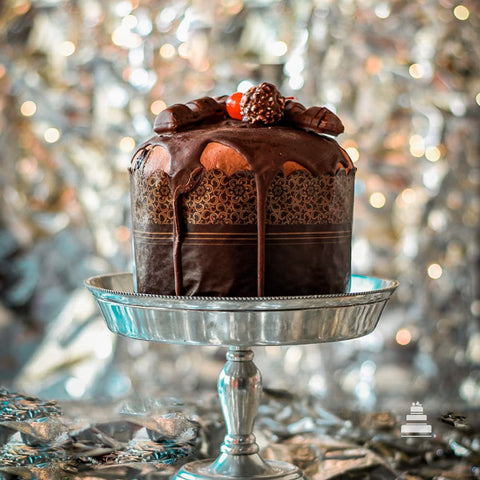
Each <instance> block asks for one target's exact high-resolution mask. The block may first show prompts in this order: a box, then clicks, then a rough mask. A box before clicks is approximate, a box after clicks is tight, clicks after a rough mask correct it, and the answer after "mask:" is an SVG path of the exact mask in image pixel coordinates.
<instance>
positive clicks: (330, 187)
mask: <svg viewBox="0 0 480 480" xmlns="http://www.w3.org/2000/svg"><path fill="white" fill-rule="evenodd" d="M154 130H155V132H156V133H157V135H156V136H154V137H152V138H151V139H149V140H148V141H147V142H145V143H144V144H143V145H141V146H140V147H139V148H138V149H137V151H136V153H135V155H134V157H133V160H132V165H131V168H130V173H131V200H132V219H133V222H132V223H133V245H134V266H135V281H136V290H137V291H138V292H142V293H155V294H164V295H205V296H234V297H245V296H277V295H308V294H325V293H340V292H344V291H345V290H346V288H347V287H348V283H349V280H350V255H351V253H350V252H351V232H352V212H353V186H354V176H355V168H354V167H353V164H352V162H351V160H350V158H349V157H348V155H347V154H346V152H345V151H344V150H343V149H342V148H341V147H340V146H339V145H338V144H337V142H336V141H335V140H334V139H332V138H331V137H330V136H326V135H324V134H325V133H326V134H329V135H337V134H338V133H341V132H342V131H343V126H342V124H341V122H340V120H339V119H338V118H337V117H336V116H335V115H334V114H333V113H332V112H330V111H329V110H327V109H326V108H320V107H312V108H309V109H305V107H303V106H302V105H301V104H299V103H297V102H295V101H293V100H288V99H287V100H286V99H284V98H283V97H281V95H280V94H279V93H278V91H277V90H276V89H275V87H274V86H273V85H270V84H261V85H260V86H258V87H253V88H252V89H250V91H249V92H247V93H246V94H243V95H242V94H234V95H232V96H231V97H228V98H227V97H221V98H216V99H214V98H208V97H206V98H202V99H199V100H194V101H192V102H189V103H187V104H185V105H180V104H177V105H173V106H172V107H170V108H168V109H166V110H164V111H163V112H161V113H160V114H159V115H158V117H157V119H156V121H155V126H154Z"/></svg>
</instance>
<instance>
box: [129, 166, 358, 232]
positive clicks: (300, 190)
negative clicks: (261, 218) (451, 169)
mask: <svg viewBox="0 0 480 480" xmlns="http://www.w3.org/2000/svg"><path fill="white" fill-rule="evenodd" d="M142 180H143V181H142ZM353 182H354V176H353V175H352V174H351V175H345V173H344V172H340V173H339V174H337V175H335V176H331V175H320V176H318V177H313V176H312V175H311V174H310V173H309V172H307V171H305V170H298V171H296V172H294V173H292V174H290V175H288V176H285V175H284V174H283V173H279V174H278V175H277V176H276V177H275V179H274V180H273V182H272V184H271V185H270V187H269V190H268V193H267V213H266V223H267V225H295V224H298V225H311V224H342V223H350V222H351V221H352V208H351V205H352V200H353ZM134 183H135V186H134V198H135V205H134V215H135V218H136V219H138V220H140V221H141V222H142V223H145V222H149V223H155V224H160V225H165V224H171V223H172V222H173V211H172V196H171V192H170V187H169V184H168V176H167V175H166V174H165V173H164V172H155V173H154V174H152V175H151V176H150V177H148V179H142V178H141V177H139V178H138V177H136V176H135V178H134ZM256 197H257V195H256V186H255V178H254V174H253V173H252V172H249V171H239V172H236V173H234V174H233V175H231V176H228V175H226V174H225V173H223V172H222V171H220V170H206V171H204V172H203V175H202V178H201V180H200V182H199V184H198V185H197V186H196V187H195V188H194V189H193V190H191V191H190V192H188V193H186V194H184V195H182V197H181V211H182V212H183V215H184V219H185V221H186V222H187V223H190V224H224V225H254V224H256V223H257V212H256Z"/></svg>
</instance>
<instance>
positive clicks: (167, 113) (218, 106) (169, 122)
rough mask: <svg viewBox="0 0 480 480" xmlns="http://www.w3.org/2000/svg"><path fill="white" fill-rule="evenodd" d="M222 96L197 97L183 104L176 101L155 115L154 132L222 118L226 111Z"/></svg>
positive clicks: (175, 129)
mask: <svg viewBox="0 0 480 480" xmlns="http://www.w3.org/2000/svg"><path fill="white" fill-rule="evenodd" d="M222 100H223V97H222V98H220V99H218V100H216V99H214V98H211V97H203V98H198V99H196V100H192V101H190V102H188V103H186V104H185V105H183V104H181V103H177V104H175V105H172V106H171V107H168V108H166V109H165V110H163V111H162V112H160V113H159V114H158V115H157V118H156V119H155V123H154V126H153V130H154V131H155V132H156V133H165V132H175V131H177V130H180V129H182V128H185V127H188V126H190V125H193V124H195V123H198V122H202V121H204V120H210V121H214V120H217V119H220V118H223V117H224V116H225V113H226V107H225V101H222Z"/></svg>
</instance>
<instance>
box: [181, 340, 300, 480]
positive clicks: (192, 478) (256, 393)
mask: <svg viewBox="0 0 480 480" xmlns="http://www.w3.org/2000/svg"><path fill="white" fill-rule="evenodd" d="M252 359H253V352H252V350H251V349H250V348H246V347H243V348H242V347H230V349H229V350H228V352H227V362H226V364H225V366H224V368H223V369H222V371H221V372H220V375H219V376H218V395H219V397H220V403H221V405H222V410H223V416H224V418H225V424H226V427H227V434H226V435H225V439H224V441H223V444H222V446H221V447H220V452H221V454H220V456H219V457H218V458H217V459H216V460H215V461H213V462H212V460H200V461H196V462H192V463H188V464H186V465H184V466H183V468H182V469H181V470H180V471H179V472H178V473H177V475H176V476H175V480H207V479H218V480H220V479H223V480H273V479H280V478H282V479H284V480H297V479H303V478H304V476H303V473H302V472H301V470H300V469H299V468H298V467H296V466H294V465H290V464H289V463H284V462H276V461H275V462H274V461H265V460H263V458H262V457H261V456H260V455H259V453H258V451H259V447H258V445H257V443H256V441H255V435H254V434H253V424H254V421H255V416H256V413H257V409H258V405H259V403H260V397H261V394H262V377H261V375H260V371H259V370H258V368H257V367H256V365H255V364H254V363H253V360H252Z"/></svg>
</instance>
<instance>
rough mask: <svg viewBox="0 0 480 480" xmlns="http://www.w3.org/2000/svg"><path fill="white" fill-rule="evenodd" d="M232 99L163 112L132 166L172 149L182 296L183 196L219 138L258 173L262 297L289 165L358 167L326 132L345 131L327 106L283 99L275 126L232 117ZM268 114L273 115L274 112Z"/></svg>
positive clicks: (314, 169) (321, 170) (320, 169)
mask: <svg viewBox="0 0 480 480" xmlns="http://www.w3.org/2000/svg"><path fill="white" fill-rule="evenodd" d="M268 85H270V84H268ZM272 87H273V86H272ZM268 88H270V86H269V87H268ZM273 88H275V87H273ZM275 94H276V93H275ZM258 97H259V98H260V100H259V101H263V100H262V97H263V99H265V95H258ZM266 98H267V99H268V96H267V97H266ZM227 101H228V97H227V96H224V97H218V98H210V97H204V98H200V99H197V100H193V101H191V102H188V103H186V104H184V105H182V104H176V105H173V106H171V107H169V108H167V109H165V110H164V111H162V112H161V113H160V114H159V115H158V116H157V118H156V120H155V123H154V131H155V132H156V133H157V135H155V136H153V137H152V138H150V139H149V140H147V141H146V142H145V143H143V144H142V145H140V146H139V147H138V149H137V150H136V152H135V154H134V157H133V160H132V165H131V167H130V172H131V173H132V174H134V173H135V172H136V171H137V170H139V169H142V168H143V166H144V164H145V163H146V161H147V160H148V157H149V155H150V153H151V151H152V149H153V148H154V147H156V146H161V147H163V148H164V149H165V150H166V152H168V156H169V161H168V162H167V164H165V165H163V167H162V169H163V170H164V172H165V173H166V174H167V175H168V182H169V186H170V190H171V192H172V199H173V207H172V208H173V256H174V259H173V264H174V275H175V293H176V294H177V295H182V294H183V291H182V271H181V270H182V268H181V265H182V263H181V242H182V222H181V213H180V210H179V209H180V203H181V202H180V198H181V196H182V194H185V193H187V192H189V191H190V190H191V189H193V188H194V187H195V186H196V184H197V183H198V181H199V179H200V178H201V176H202V173H203V172H204V170H205V167H204V166H203V165H202V163H201V162H200V157H201V155H202V152H203V151H204V150H205V148H206V147H207V145H208V144H210V143H212V142H214V143H219V144H221V145H224V146H226V147H229V148H231V149H233V150H234V151H235V152H237V153H238V154H239V155H241V156H242V157H243V158H244V159H245V161H246V163H247V165H248V167H247V168H248V169H249V170H251V171H252V172H253V174H254V177H255V183H256V194H257V198H256V205H257V206H256V209H257V225H258V227H257V232H258V233H257V244H258V247H257V294H258V296H263V294H264V276H265V209H266V205H265V204H266V196H267V191H268V188H269V186H270V184H271V182H272V181H273V179H274V178H275V176H276V175H277V174H278V173H279V172H280V171H281V169H282V166H283V164H284V163H285V162H288V161H294V162H296V163H298V164H299V165H301V166H302V167H303V168H305V169H306V170H308V171H309V172H310V173H311V174H312V175H313V176H319V175H322V174H329V175H332V176H333V175H335V174H336V172H337V170H338V169H339V168H342V167H343V168H344V169H345V171H346V173H347V174H348V173H349V172H350V171H351V170H353V171H354V170H355V169H354V167H353V166H352V163H351V160H350V159H349V157H348V155H347V154H346V152H345V151H344V150H343V149H342V148H341V147H340V146H339V145H338V143H337V142H336V141H335V140H334V139H332V138H330V137H329V136H326V135H324V134H327V135H338V134H339V133H342V132H343V125H342V123H341V121H340V119H339V118H338V117H337V116H336V115H335V114H334V113H332V112H331V111H330V110H328V109H327V108H325V107H312V108H309V109H306V108H305V107H304V106H303V105H301V104H300V103H298V102H295V101H293V100H291V99H287V100H284V101H281V102H278V101H277V102H276V105H277V106H278V104H279V103H280V104H281V105H282V108H283V109H284V111H283V112H282V113H283V114H282V115H279V114H278V112H277V113H275V115H274V117H275V118H277V119H278V121H276V122H275V123H274V125H272V124H271V123H267V122H262V121H261V120H260V121H256V122H255V123H254V124H252V123H249V122H248V121H245V120H237V119H235V118H231V117H230V116H229V114H228V113H227V106H226V104H227ZM263 108H264V107H262V105H253V104H250V109H251V110H254V111H257V112H262V109H263ZM260 117H261V115H260ZM268 117H269V119H270V118H271V115H268ZM269 121H270V120H269Z"/></svg>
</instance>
